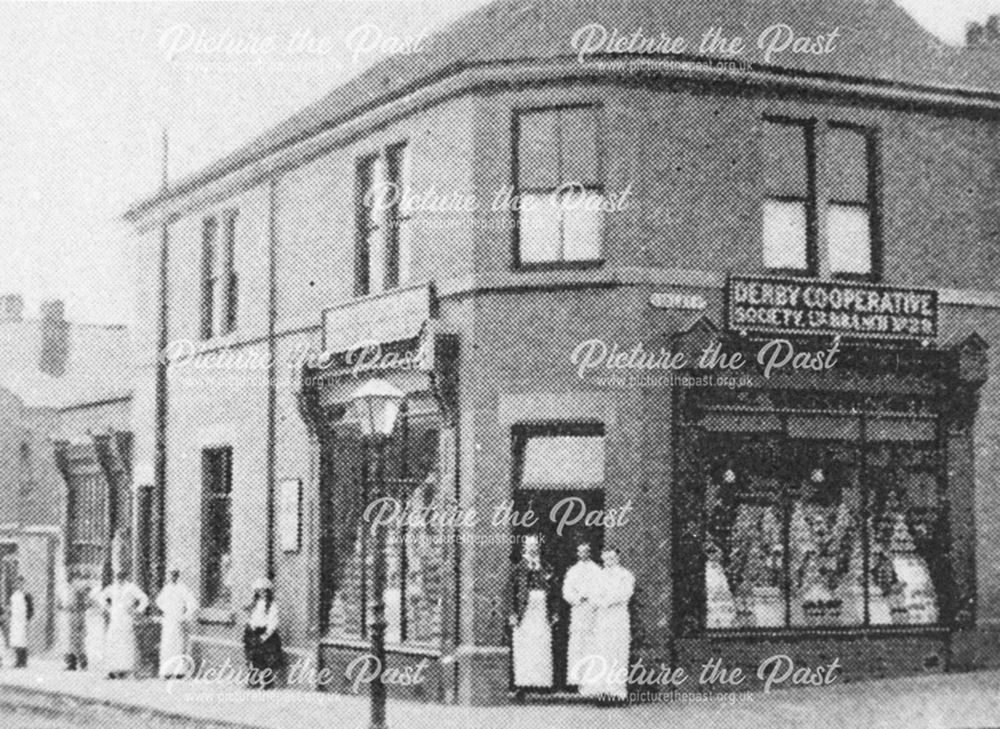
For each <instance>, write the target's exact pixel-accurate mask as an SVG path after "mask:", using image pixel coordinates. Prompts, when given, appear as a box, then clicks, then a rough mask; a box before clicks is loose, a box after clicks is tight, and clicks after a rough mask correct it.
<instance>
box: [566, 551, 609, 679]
mask: <svg viewBox="0 0 1000 729" xmlns="http://www.w3.org/2000/svg"><path fill="white" fill-rule="evenodd" d="M600 580H601V568H600V566H599V565H598V564H597V563H596V562H594V560H592V559H591V558H590V545H589V544H587V543H586V542H581V543H580V544H579V545H578V546H577V548H576V564H574V565H573V566H572V567H570V568H569V569H568V570H566V577H565V579H564V580H563V588H562V594H563V599H564V600H565V601H566V602H568V603H569V604H570V618H569V647H568V649H567V651H566V674H567V676H566V683H567V684H568V685H570V686H578V685H579V684H580V677H579V675H578V674H579V669H580V668H581V660H582V659H583V658H585V657H586V656H588V655H590V653H591V649H592V646H593V642H594V618H595V617H596V614H597V606H596V604H595V602H594V588H595V587H596V586H597V585H598V583H599V582H600Z"/></svg>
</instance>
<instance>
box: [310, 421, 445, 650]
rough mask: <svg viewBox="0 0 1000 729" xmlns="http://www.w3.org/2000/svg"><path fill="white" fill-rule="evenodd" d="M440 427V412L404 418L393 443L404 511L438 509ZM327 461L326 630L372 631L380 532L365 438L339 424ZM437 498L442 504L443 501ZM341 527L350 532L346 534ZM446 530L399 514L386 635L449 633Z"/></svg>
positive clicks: (392, 462)
mask: <svg viewBox="0 0 1000 729" xmlns="http://www.w3.org/2000/svg"><path fill="white" fill-rule="evenodd" d="M438 438H439V428H438V426H437V424H436V421H435V420H434V419H433V417H432V416H423V417H409V418H405V419H404V420H403V422H401V423H400V424H399V425H397V428H396V433H395V435H394V436H393V438H392V439H391V440H390V442H389V444H388V446H387V448H386V476H387V483H386V487H387V494H386V495H387V496H389V497H390V498H391V499H393V500H394V501H393V502H392V503H394V504H396V505H398V507H399V509H400V513H403V514H406V513H415V514H420V513H425V512H423V511H422V510H423V509H424V508H428V509H430V512H429V513H433V510H434V509H435V508H440V503H441V502H440V500H439V498H438V476H439V474H438ZM334 440H335V443H334V445H333V447H332V449H330V450H329V451H328V456H327V464H326V467H325V471H324V472H325V474H326V481H327V484H328V486H327V500H328V501H330V500H336V508H332V507H333V504H332V503H331V504H328V506H330V507H331V508H329V509H328V514H329V516H328V518H327V521H326V526H325V528H324V531H325V533H326V534H327V536H328V537H329V538H328V539H327V541H326V542H325V543H324V545H323V549H324V552H325V555H324V558H323V561H324V571H325V579H324V582H326V583H327V584H328V585H329V588H328V589H326V590H325V591H324V592H325V593H326V594H328V595H329V597H328V598H327V599H328V601H329V602H328V607H327V608H326V632H327V635H328V636H329V637H331V638H333V639H336V638H337V637H346V638H363V637H367V635H368V629H369V627H370V625H371V620H372V615H371V610H372V606H373V604H374V594H373V592H372V584H371V576H372V574H373V570H374V563H375V553H374V534H373V531H372V529H371V524H370V522H366V521H365V520H364V519H363V518H362V515H363V511H364V508H365V506H366V505H367V503H368V500H369V498H370V493H371V491H370V490H369V487H370V484H369V482H368V474H369V473H370V469H369V464H368V455H369V454H368V453H367V449H366V447H365V444H364V442H363V441H362V440H361V439H360V438H358V437H357V436H356V434H354V433H352V432H348V431H347V429H346V428H341V429H338V433H337V434H336V435H335V436H334ZM434 504H437V505H438V506H437V507H435V506H434ZM338 534H345V535H348V536H347V537H346V538H338V536H337V535H338ZM446 537H447V534H446V533H445V530H444V529H443V528H442V527H441V526H440V525H439V524H436V523H435V520H434V519H428V520H421V519H416V520H410V521H409V522H407V520H405V519H401V520H395V521H394V522H393V523H392V524H390V526H389V528H388V533H387V538H386V542H387V560H386V563H387V569H386V590H385V594H384V599H385V603H386V623H387V625H386V641H388V642H389V643H431V644H433V643H436V642H437V641H439V640H440V638H441V631H442V608H443V600H444V592H443V588H444V584H443V581H444V579H445V574H446V572H445V558H444V548H445V539H446Z"/></svg>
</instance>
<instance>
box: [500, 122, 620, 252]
mask: <svg viewBox="0 0 1000 729" xmlns="http://www.w3.org/2000/svg"><path fill="white" fill-rule="evenodd" d="M515 127H516V133H515V139H516V148H515V151H514V155H515V170H516V172H515V184H516V187H517V196H516V200H517V211H516V215H517V236H518V237H517V241H518V245H517V251H516V257H517V260H516V263H517V265H520V266H532V265H539V264H572V263H580V262H587V261H590V262H594V261H598V260H599V259H600V258H601V241H602V238H603V228H604V215H603V213H602V212H601V207H602V203H603V200H604V191H603V187H602V184H601V175H600V160H599V151H598V147H599V123H598V110H597V109H596V108H594V107H573V108H564V109H546V110H540V111H529V112H521V113H519V114H518V115H517V118H516V123H515Z"/></svg>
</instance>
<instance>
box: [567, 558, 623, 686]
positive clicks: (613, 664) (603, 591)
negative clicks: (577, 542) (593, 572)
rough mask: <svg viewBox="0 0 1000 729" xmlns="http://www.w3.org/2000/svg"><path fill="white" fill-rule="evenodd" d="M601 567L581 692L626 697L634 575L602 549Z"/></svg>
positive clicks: (581, 675) (581, 674) (581, 673)
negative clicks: (589, 658) (630, 602)
mask: <svg viewBox="0 0 1000 729" xmlns="http://www.w3.org/2000/svg"><path fill="white" fill-rule="evenodd" d="M601 560H602V561H603V562H604V569H603V570H601V576H600V578H599V580H598V584H597V586H596V589H595V595H594V601H595V602H596V603H597V615H596V617H595V620H594V645H593V654H592V658H593V659H595V660H592V661H589V662H588V663H587V665H586V666H585V667H583V668H582V669H581V671H580V693H581V694H582V695H584V696H597V697H602V698H604V699H605V700H612V701H624V700H625V699H626V698H628V673H629V668H630V667H629V647H630V643H631V638H632V630H631V624H630V621H629V609H628V604H629V600H630V599H631V598H632V593H633V591H634V590H635V577H634V576H633V575H632V573H631V572H629V571H628V570H627V569H625V568H624V567H622V566H621V564H620V563H619V561H618V552H617V550H614V549H605V550H604V552H603V553H602V554H601Z"/></svg>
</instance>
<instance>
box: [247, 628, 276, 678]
mask: <svg viewBox="0 0 1000 729" xmlns="http://www.w3.org/2000/svg"><path fill="white" fill-rule="evenodd" d="M263 635H264V628H251V627H250V626H249V625H248V626H247V627H246V628H245V629H244V631H243V653H244V655H245V656H246V660H247V666H248V668H249V669H250V670H249V673H248V676H247V686H249V687H250V688H257V689H269V688H273V687H274V685H275V683H276V682H277V680H278V672H279V671H280V670H281V668H282V666H283V665H284V663H285V660H284V653H283V652H282V650H281V636H280V635H279V634H278V631H274V632H273V633H272V634H271V636H270V637H269V638H268V639H267V640H261V638H262V637H263Z"/></svg>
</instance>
